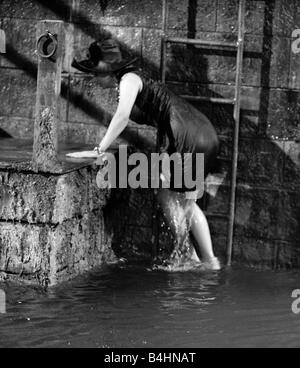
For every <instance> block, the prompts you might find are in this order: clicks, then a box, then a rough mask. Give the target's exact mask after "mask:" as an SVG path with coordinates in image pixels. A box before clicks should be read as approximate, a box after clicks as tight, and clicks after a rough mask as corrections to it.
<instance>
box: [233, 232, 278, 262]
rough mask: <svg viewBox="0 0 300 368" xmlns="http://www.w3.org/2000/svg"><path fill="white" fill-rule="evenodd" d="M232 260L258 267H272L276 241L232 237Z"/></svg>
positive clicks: (275, 256) (275, 257) (274, 258)
mask: <svg viewBox="0 0 300 368" xmlns="http://www.w3.org/2000/svg"><path fill="white" fill-rule="evenodd" d="M233 259H234V262H236V263H243V264H246V265H247V266H250V267H256V268H260V269H274V268H275V266H276V259H277V246H276V242H274V241H270V240H267V239H257V238H248V237H242V236H241V237H235V238H234V256H233Z"/></svg>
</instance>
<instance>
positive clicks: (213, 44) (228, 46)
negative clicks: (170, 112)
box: [161, 0, 246, 266]
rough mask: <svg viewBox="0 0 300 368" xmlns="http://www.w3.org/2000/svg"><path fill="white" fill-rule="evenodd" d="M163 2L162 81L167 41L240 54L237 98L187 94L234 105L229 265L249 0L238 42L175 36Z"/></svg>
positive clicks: (243, 6) (194, 98) (241, 11)
mask: <svg viewBox="0 0 300 368" xmlns="http://www.w3.org/2000/svg"><path fill="white" fill-rule="evenodd" d="M162 1H163V24H162V45H161V47H162V51H161V81H162V82H163V83H165V82H166V56H167V45H168V44H171V43H173V44H185V45H194V46H197V47H202V48H208V47H209V48H213V49H216V50H231V51H235V52H236V53H237V57H236V81H235V97H234V99H227V98H216V97H204V96H186V95H183V96H182V97H183V98H186V99H187V100H189V101H193V102H200V101H203V102H210V103H219V104H228V105H234V116H233V117H234V122H235V127H234V145H233V161H232V177H231V188H230V208H229V222H228V231H227V249H226V255H227V265H228V266H230V265H231V262H232V249H233V231H234V221H235V208H236V187H237V167H238V152H239V131H240V117H241V85H242V72H243V56H244V43H245V42H244V37H245V11H246V0H239V12H238V13H239V14H238V39H237V42H222V41H204V40H200V39H191V38H172V37H168V36H167V27H168V15H169V14H168V13H169V6H168V0H162Z"/></svg>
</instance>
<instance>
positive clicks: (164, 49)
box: [152, 0, 168, 257]
mask: <svg viewBox="0 0 300 368" xmlns="http://www.w3.org/2000/svg"><path fill="white" fill-rule="evenodd" d="M167 28H168V0H162V37H161V59H160V75H161V81H162V83H166V54H167V43H166V33H167ZM155 147H156V152H159V131H158V129H157V134H156V144H155ZM153 204H154V208H153V218H152V224H153V226H152V230H153V235H152V249H153V256H154V257H156V256H157V253H158V249H159V228H160V227H159V213H158V202H157V199H156V198H154V201H153Z"/></svg>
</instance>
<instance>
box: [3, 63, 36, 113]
mask: <svg viewBox="0 0 300 368" xmlns="http://www.w3.org/2000/svg"><path fill="white" fill-rule="evenodd" d="M35 100H36V80H35V79H33V78H31V77H30V76H28V75H27V74H26V73H25V72H23V71H21V70H11V71H10V91H9V103H10V106H11V115H13V116H19V117H26V118H30V119H32V118H34V115H35Z"/></svg>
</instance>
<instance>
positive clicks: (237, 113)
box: [227, 0, 246, 266]
mask: <svg viewBox="0 0 300 368" xmlns="http://www.w3.org/2000/svg"><path fill="white" fill-rule="evenodd" d="M245 11H246V0H240V2H239V17H238V52H237V62H236V85H235V105H234V121H235V128H234V147H233V162H232V178H231V193H230V209H229V211H230V212H229V224H228V238H227V265H228V266H230V265H231V262H232V248H233V232H234V222H235V208H236V186H237V167H238V154H239V133H240V117H241V86H242V73H243V56H244V38H245Z"/></svg>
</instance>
